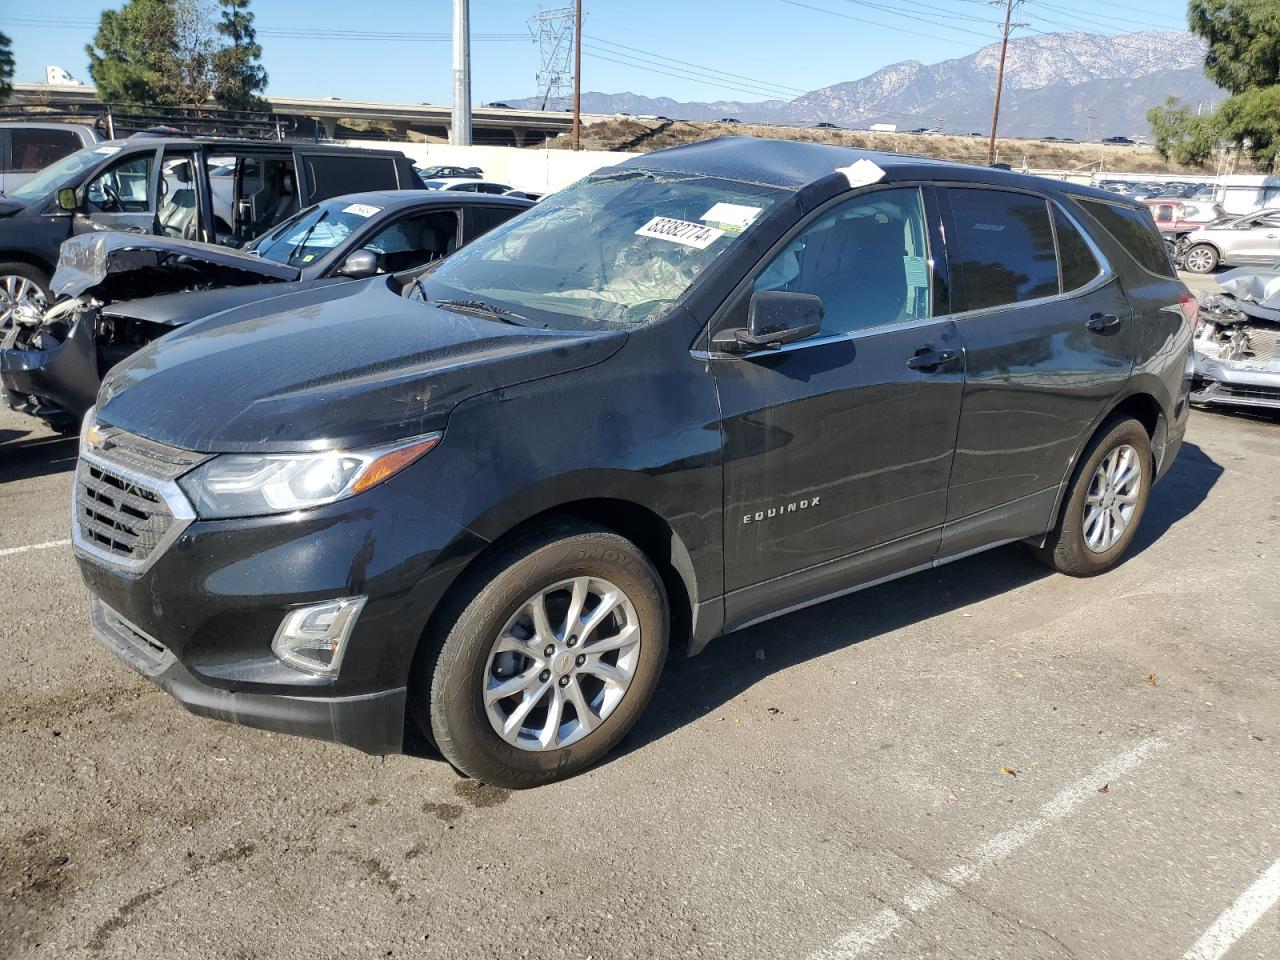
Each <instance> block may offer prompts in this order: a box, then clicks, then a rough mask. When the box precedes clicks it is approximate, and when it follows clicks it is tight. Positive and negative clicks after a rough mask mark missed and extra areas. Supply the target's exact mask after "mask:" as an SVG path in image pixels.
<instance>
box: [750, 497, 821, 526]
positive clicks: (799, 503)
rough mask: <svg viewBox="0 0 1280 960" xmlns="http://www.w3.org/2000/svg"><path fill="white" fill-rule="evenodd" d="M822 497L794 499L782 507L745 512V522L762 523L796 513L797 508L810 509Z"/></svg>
mask: <svg viewBox="0 0 1280 960" xmlns="http://www.w3.org/2000/svg"><path fill="white" fill-rule="evenodd" d="M821 499H822V498H821V497H810V498H809V499H807V500H792V501H791V502H790V503H784V504H783V505H782V506H780V507H770V508H769V509H768V510H757V511H756V512H755V513H748V514H745V515H744V516H743V518H742V522H743V523H760V522H761V521H762V520H772V519H773V518H774V517H780V516H782V515H783V514H784V513H795V512H796V511H797V510H808V509H809V508H810V507H816V506H817V505H818V501H820V500H821Z"/></svg>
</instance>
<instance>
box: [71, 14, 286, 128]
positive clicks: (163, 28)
mask: <svg viewBox="0 0 1280 960" xmlns="http://www.w3.org/2000/svg"><path fill="white" fill-rule="evenodd" d="M219 2H220V3H221V5H222V7H223V15H222V20H221V22H215V9H216V8H215V6H214V3H213V0H127V2H126V3H125V4H124V6H123V7H121V8H120V9H119V10H104V11H103V13H102V18H101V20H100V21H99V24H98V32H97V34H96V35H95V36H94V38H93V43H92V44H90V45H89V46H88V47H86V48H85V49H86V52H87V53H88V54H89V73H90V75H91V76H92V77H93V81H94V83H96V84H97V86H98V95H99V97H100V98H101V99H102V100H103V101H105V102H107V103H112V104H115V105H117V106H121V105H125V106H127V105H134V104H145V105H155V106H182V107H188V108H191V109H193V110H195V111H196V112H197V113H199V112H200V111H201V110H203V109H205V108H206V107H207V106H208V105H209V101H210V100H215V101H217V102H218V103H219V104H220V105H222V106H227V107H236V108H238V109H246V108H249V107H252V106H254V105H260V104H261V102H260V101H256V98H255V96H254V95H255V94H256V93H257V92H258V91H260V90H262V89H263V88H264V87H265V86H266V82H267V75H266V71H264V70H263V69H262V66H261V64H260V63H259V62H258V60H259V59H260V58H261V56H262V47H261V46H260V45H259V44H258V43H257V40H256V37H255V36H254V30H253V14H251V13H249V12H248V5H249V0H219ZM223 39H225V40H226V41H228V42H227V43H226V44H225V45H223V44H221V43H220V41H221V40H223Z"/></svg>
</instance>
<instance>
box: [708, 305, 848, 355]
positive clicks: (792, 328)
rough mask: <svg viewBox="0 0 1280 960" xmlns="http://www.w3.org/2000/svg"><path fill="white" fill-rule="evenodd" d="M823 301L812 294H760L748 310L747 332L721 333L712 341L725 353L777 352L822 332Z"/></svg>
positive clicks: (741, 330)
mask: <svg viewBox="0 0 1280 960" xmlns="http://www.w3.org/2000/svg"><path fill="white" fill-rule="evenodd" d="M822 316H823V309H822V298H821V297H819V296H816V295H815V294H812V293H789V292H787V291H785V290H757V291H756V292H755V293H753V294H752V295H751V303H750V304H749V305H748V306H747V329H745V330H743V329H736V330H721V331H720V332H719V333H717V334H716V335H715V337H714V338H713V339H712V341H711V345H712V348H713V349H715V350H718V351H720V352H722V353H751V352H752V351H755V350H777V349H778V348H779V347H781V346H782V345H783V344H784V343H793V342H795V341H796V340H803V339H805V338H806V337H811V336H813V335H814V334H815V333H817V332H818V331H819V330H821V329H822Z"/></svg>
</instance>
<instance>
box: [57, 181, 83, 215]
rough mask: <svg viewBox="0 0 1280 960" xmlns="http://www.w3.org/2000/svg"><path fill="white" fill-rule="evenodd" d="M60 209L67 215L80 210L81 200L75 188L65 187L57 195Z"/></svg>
mask: <svg viewBox="0 0 1280 960" xmlns="http://www.w3.org/2000/svg"><path fill="white" fill-rule="evenodd" d="M57 202H58V209H59V210H65V211H67V213H75V212H76V211H77V210H79V209H80V198H79V197H77V196H76V191H75V187H63V188H62V189H61V190H59V191H58V193H57Z"/></svg>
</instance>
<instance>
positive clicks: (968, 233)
mask: <svg viewBox="0 0 1280 960" xmlns="http://www.w3.org/2000/svg"><path fill="white" fill-rule="evenodd" d="M948 192H949V194H950V198H951V211H952V213H953V214H954V217H955V225H956V236H955V237H954V238H953V240H952V242H950V243H949V244H948V248H949V250H950V251H951V254H952V257H951V269H952V271H953V272H954V273H955V275H956V278H957V280H958V281H959V283H958V288H959V296H960V303H959V306H958V307H957V309H958V310H981V309H983V308H985V307H1001V306H1005V305H1006V304H1011V303H1020V302H1022V301H1024V300H1034V299H1036V298H1038V297H1049V296H1053V295H1055V294H1057V292H1058V260H1057V256H1056V255H1055V253H1054V246H1053V228H1052V227H1051V226H1050V222H1049V207H1048V204H1047V203H1046V201H1045V200H1043V199H1042V198H1040V197H1034V196H1029V195H1027V194H1022V193H1008V192H1006V191H1003V190H967V189H953V190H950V191H948Z"/></svg>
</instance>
